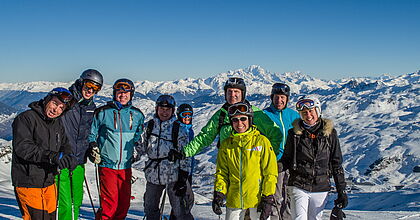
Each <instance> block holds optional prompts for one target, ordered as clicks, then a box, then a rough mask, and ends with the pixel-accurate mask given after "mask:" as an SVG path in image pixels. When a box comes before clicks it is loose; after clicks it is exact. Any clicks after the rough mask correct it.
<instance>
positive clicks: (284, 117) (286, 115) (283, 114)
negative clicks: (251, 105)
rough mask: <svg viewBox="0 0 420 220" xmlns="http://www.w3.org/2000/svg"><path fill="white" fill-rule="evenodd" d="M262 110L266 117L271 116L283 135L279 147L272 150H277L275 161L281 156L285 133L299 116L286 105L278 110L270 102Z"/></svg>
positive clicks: (284, 143) (285, 138) (285, 137)
mask: <svg viewBox="0 0 420 220" xmlns="http://www.w3.org/2000/svg"><path fill="white" fill-rule="evenodd" d="M264 112H265V114H267V115H268V117H270V118H271V120H273V121H274V123H276V124H277V125H278V126H279V127H280V132H281V134H282V136H283V139H282V141H281V143H280V146H279V147H280V149H279V150H278V151H276V150H274V152H279V153H278V154H277V155H276V156H277V161H279V160H280V158H281V157H282V156H283V152H284V147H285V145H286V140H287V133H288V131H289V129H290V128H293V125H292V123H293V121H294V120H295V119H297V118H300V115H299V113H297V112H296V111H295V110H293V109H290V108H287V107H286V108H285V109H283V110H278V109H276V108H275V107H274V105H273V104H271V105H270V106H269V107H268V108H266V109H264Z"/></svg>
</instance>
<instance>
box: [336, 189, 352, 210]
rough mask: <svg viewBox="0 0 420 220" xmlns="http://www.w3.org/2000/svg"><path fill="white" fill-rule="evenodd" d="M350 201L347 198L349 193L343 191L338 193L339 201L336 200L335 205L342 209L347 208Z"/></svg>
mask: <svg viewBox="0 0 420 220" xmlns="http://www.w3.org/2000/svg"><path fill="white" fill-rule="evenodd" d="M348 203H349V200H348V198H347V193H346V192H344V191H343V190H340V191H338V196H337V199H336V200H334V205H335V206H336V207H338V208H340V209H344V208H346V207H347V205H348Z"/></svg>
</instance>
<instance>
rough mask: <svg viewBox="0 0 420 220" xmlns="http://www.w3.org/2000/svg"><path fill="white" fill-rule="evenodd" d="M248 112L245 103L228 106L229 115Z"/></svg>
mask: <svg viewBox="0 0 420 220" xmlns="http://www.w3.org/2000/svg"><path fill="white" fill-rule="evenodd" d="M248 113H249V107H248V105H246V104H242V103H239V104H234V105H231V106H230V107H229V108H228V114H229V116H233V115H240V114H244V115H245V114H248Z"/></svg>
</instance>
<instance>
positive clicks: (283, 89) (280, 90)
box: [271, 83, 290, 94]
mask: <svg viewBox="0 0 420 220" xmlns="http://www.w3.org/2000/svg"><path fill="white" fill-rule="evenodd" d="M271 93H272V94H289V93H290V87H289V86H288V85H286V84H282V83H276V84H274V85H273V88H272V90H271Z"/></svg>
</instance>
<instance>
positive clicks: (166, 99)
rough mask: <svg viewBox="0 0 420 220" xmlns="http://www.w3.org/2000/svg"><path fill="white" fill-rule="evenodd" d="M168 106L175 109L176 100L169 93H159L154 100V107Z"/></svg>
mask: <svg viewBox="0 0 420 220" xmlns="http://www.w3.org/2000/svg"><path fill="white" fill-rule="evenodd" d="M158 106H160V107H169V108H173V109H175V106H176V102H175V99H174V97H172V96H171V95H160V96H159V97H158V99H157V100H156V107H158Z"/></svg>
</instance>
